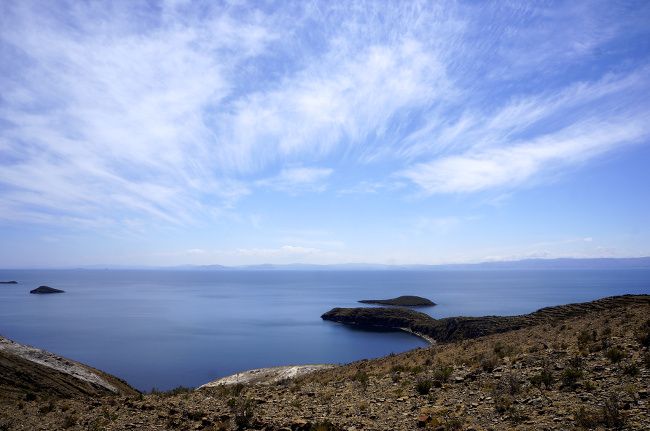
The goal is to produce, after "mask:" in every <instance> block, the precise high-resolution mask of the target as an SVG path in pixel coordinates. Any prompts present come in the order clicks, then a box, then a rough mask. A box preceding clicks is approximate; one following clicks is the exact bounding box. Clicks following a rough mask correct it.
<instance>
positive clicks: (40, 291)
mask: <svg viewBox="0 0 650 431" xmlns="http://www.w3.org/2000/svg"><path fill="white" fill-rule="evenodd" d="M63 292H65V291H64V290H61V289H55V288H53V287H50V286H39V287H37V288H36V289H34V290H30V291H29V293H35V294H46V293H63Z"/></svg>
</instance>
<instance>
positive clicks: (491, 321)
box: [321, 295, 650, 342]
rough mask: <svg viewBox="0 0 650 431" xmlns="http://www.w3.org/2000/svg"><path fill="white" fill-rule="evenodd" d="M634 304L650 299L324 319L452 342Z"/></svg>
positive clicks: (366, 312)
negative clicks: (480, 313)
mask: <svg viewBox="0 0 650 431" xmlns="http://www.w3.org/2000/svg"><path fill="white" fill-rule="evenodd" d="M634 304H646V305H650V296H649V295H623V296H614V297H609V298H603V299H599V300H597V301H592V302H585V303H578V304H567V305H560V306H557V307H547V308H542V309H541V310H538V311H535V312H534V313H530V314H525V315H521V316H484V317H449V318H445V319H434V318H432V317H430V316H429V315H427V314H424V313H420V312H417V311H413V310H408V309H404V308H334V309H332V310H330V311H328V312H327V313H325V314H323V315H322V316H321V317H322V318H323V319H324V320H331V321H333V322H339V323H344V324H347V325H352V326H360V327H366V328H381V329H407V330H409V331H411V332H415V333H417V334H421V335H424V336H426V337H427V338H432V339H433V340H435V341H437V342H450V341H459V340H465V339H469V338H476V337H482V336H485V335H490V334H495V333H501V332H507V331H513V330H516V329H521V328H526V327H530V326H536V325H541V324H544V323H547V322H552V321H555V320H557V319H566V318H569V317H578V316H584V315H588V314H592V313H594V312H598V311H601V310H609V309H613V308H617V307H625V306H628V305H634Z"/></svg>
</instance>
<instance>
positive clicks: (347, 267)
mask: <svg viewBox="0 0 650 431" xmlns="http://www.w3.org/2000/svg"><path fill="white" fill-rule="evenodd" d="M83 269H167V270H205V271H238V270H239V271H241V270H246V271H382V270H383V271H387V270H392V271H395V270H422V271H427V270H432V271H441V270H447V271H453V270H464V271H470V270H535V269H539V270H567V269H574V270H577V269H590V270H597V269H610V270H611V269H650V256H648V257H626V258H590V259H579V258H560V259H524V260H513V261H499V262H480V263H455V264H440V265H386V264H374V263H343V264H331V265H318V264H307V263H292V264H270V263H269V264H260V265H239V266H225V265H179V266H168V267H142V266H139V267H138V266H113V265H93V266H88V267H84V268H83Z"/></svg>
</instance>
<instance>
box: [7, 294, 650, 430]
mask: <svg viewBox="0 0 650 431" xmlns="http://www.w3.org/2000/svg"><path fill="white" fill-rule="evenodd" d="M585 307H587V308H589V310H590V311H589V312H587V313H584V312H578V311H579V310H582V309H584V308H585ZM540 313H542V314H540V315H538V316H545V317H543V318H541V317H539V318H535V319H537V321H538V323H537V324H535V325H527V326H525V327H522V328H520V329H515V330H511V331H507V332H502V333H495V334H491V335H487V336H482V337H478V338H473V339H467V340H461V341H454V342H449V343H443V344H437V345H432V346H429V347H427V348H422V349H416V350H413V351H410V352H406V353H403V354H398V355H390V356H388V357H384V358H380V359H376V360H367V361H359V362H355V363H352V364H348V365H344V366H340V367H336V368H333V369H325V370H322V371H317V372H314V373H311V374H308V375H304V376H302V377H298V378H295V379H289V380H282V381H278V382H276V383H271V384H248V385H241V384H232V385H217V386H213V387H209V388H203V389H199V390H195V391H191V390H183V389H180V388H179V389H177V390H175V391H170V392H167V393H156V394H147V395H143V396H119V395H118V396H105V397H95V398H92V399H90V398H88V397H82V396H78V397H73V398H70V399H62V398H53V397H50V398H48V397H40V396H39V397H37V399H35V400H32V399H30V400H22V401H16V400H4V401H3V402H0V430H56V429H68V430H133V429H138V430H163V429H166V430H176V429H178V430H190V429H192V430H193V429H196V430H200V429H203V430H234V429H259V430H275V431H280V430H282V431H296V430H299V431H300V430H319V431H326V430H346V431H360V430H414V429H423V430H441V431H443V430H475V431H479V430H495V431H496V430H572V429H576V430H578V429H585V430H586V429H629V430H647V429H650V415H649V414H648V412H649V408H650V397H649V388H648V382H649V381H650V352H649V348H650V320H649V316H650V303H648V302H647V301H643V300H642V301H636V300H627V299H626V300H623V301H612V300H607V301H598V302H597V303H596V305H595V306H587V305H584V304H583V305H580V306H578V305H575V306H570V307H568V308H564V309H557V308H553V309H546V310H541V311H540ZM377 336H378V337H381V334H377Z"/></svg>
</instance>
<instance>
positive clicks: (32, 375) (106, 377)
mask: <svg viewBox="0 0 650 431" xmlns="http://www.w3.org/2000/svg"><path fill="white" fill-rule="evenodd" d="M137 393H138V392H137V391H136V390H135V389H133V388H131V387H130V386H129V385H128V384H126V383H125V382H124V381H122V380H120V379H118V378H117V377H114V376H111V375H110V374H106V373H104V372H102V371H99V370H96V369H94V368H91V367H89V366H87V365H83V364H80V363H79V362H75V361H72V360H70V359H66V358H62V357H60V356H57V355H54V354H52V353H50V352H47V351H45V350H41V349H36V348H34V347H30V346H26V345H23V344H19V343H16V342H14V341H11V340H8V339H6V338H4V337H0V399H3V400H20V399H25V398H36V397H87V396H100V395H107V394H127V395H135V394H137Z"/></svg>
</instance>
